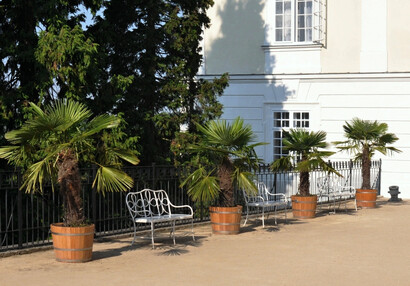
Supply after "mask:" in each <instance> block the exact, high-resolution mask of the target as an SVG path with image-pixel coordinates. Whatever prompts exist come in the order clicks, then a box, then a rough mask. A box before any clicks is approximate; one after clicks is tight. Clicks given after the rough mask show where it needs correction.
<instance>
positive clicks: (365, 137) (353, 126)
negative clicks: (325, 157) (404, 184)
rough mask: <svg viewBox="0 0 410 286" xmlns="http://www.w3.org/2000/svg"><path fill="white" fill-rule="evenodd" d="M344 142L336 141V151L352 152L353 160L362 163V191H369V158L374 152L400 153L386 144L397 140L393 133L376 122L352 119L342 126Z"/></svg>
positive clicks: (383, 124) (384, 153)
mask: <svg viewBox="0 0 410 286" xmlns="http://www.w3.org/2000/svg"><path fill="white" fill-rule="evenodd" d="M343 129H344V132H345V134H344V135H345V137H346V138H347V140H345V141H337V142H334V144H336V145H338V149H339V150H341V151H343V150H345V151H348V152H352V153H354V154H355V160H360V161H361V162H362V179H363V180H362V189H364V190H368V189H371V183H370V165H371V158H372V157H373V155H374V154H375V152H376V151H378V152H380V153H382V154H383V155H387V154H388V153H393V152H401V151H400V150H399V149H396V148H394V147H391V146H387V145H388V144H393V143H394V142H396V141H397V140H398V139H399V138H397V137H396V135H394V134H393V133H387V129H388V125H387V124H386V123H380V122H378V121H377V120H375V121H370V120H362V119H359V118H353V119H352V121H351V123H348V122H346V124H345V125H343Z"/></svg>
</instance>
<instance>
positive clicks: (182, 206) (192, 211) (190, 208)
mask: <svg viewBox="0 0 410 286" xmlns="http://www.w3.org/2000/svg"><path fill="white" fill-rule="evenodd" d="M169 205H170V206H172V207H173V208H176V209H181V208H188V209H189V210H190V212H191V214H190V215H192V216H193V215H194V210H193V209H192V207H191V206H189V205H180V206H176V205H174V204H173V203H171V202H169Z"/></svg>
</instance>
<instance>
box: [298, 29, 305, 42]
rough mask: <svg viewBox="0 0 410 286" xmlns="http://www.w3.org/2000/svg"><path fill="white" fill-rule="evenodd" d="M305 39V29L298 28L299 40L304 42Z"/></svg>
mask: <svg viewBox="0 0 410 286" xmlns="http://www.w3.org/2000/svg"><path fill="white" fill-rule="evenodd" d="M304 41H305V30H304V29H298V42H304Z"/></svg>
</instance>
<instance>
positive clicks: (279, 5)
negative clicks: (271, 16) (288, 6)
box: [276, 1, 283, 14]
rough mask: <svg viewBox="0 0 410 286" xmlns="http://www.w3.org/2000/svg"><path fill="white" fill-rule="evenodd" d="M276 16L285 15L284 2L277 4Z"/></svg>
mask: <svg viewBox="0 0 410 286" xmlns="http://www.w3.org/2000/svg"><path fill="white" fill-rule="evenodd" d="M276 14H283V2H282V1H277V2H276Z"/></svg>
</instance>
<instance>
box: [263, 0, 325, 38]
mask: <svg viewBox="0 0 410 286" xmlns="http://www.w3.org/2000/svg"><path fill="white" fill-rule="evenodd" d="M278 1H280V2H288V3H289V2H290V3H291V17H290V19H291V29H290V30H291V36H290V40H286V41H285V40H283V41H278V40H277V39H276V31H277V26H276V24H277V22H276V20H277V17H276V16H277V14H276V7H277V5H276V3H277V2H278ZM300 1H304V2H305V1H311V3H312V11H311V14H312V23H311V24H312V25H311V26H312V32H311V33H312V39H311V40H310V41H306V40H305V41H298V39H297V37H298V36H297V5H298V2H300ZM326 5H327V0H268V5H267V13H268V14H267V37H266V39H265V45H264V46H307V45H321V46H324V45H325V38H326V37H325V36H326V30H325V27H326ZM282 12H283V15H284V13H285V11H282ZM284 18H285V16H284V17H283V21H282V25H285V23H284Z"/></svg>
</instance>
